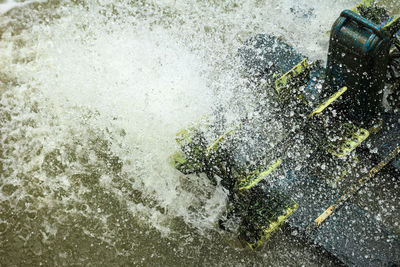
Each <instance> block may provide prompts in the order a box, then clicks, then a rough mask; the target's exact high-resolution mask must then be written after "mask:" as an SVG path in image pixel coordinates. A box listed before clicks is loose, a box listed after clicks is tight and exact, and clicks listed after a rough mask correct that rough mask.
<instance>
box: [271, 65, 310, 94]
mask: <svg viewBox="0 0 400 267" xmlns="http://www.w3.org/2000/svg"><path fill="white" fill-rule="evenodd" d="M307 67H308V62H307V59H306V58H305V59H303V60H302V61H300V62H299V63H298V64H297V65H296V66H294V67H293V68H292V69H291V70H289V71H288V72H286V73H285V74H283V75H282V76H281V77H280V78H279V79H277V80H276V81H275V90H276V91H277V92H278V94H280V93H281V88H282V87H283V86H285V85H286V84H287V82H288V80H289V79H290V78H292V77H295V76H297V75H299V74H300V73H301V72H303V70H304V69H305V68H307Z"/></svg>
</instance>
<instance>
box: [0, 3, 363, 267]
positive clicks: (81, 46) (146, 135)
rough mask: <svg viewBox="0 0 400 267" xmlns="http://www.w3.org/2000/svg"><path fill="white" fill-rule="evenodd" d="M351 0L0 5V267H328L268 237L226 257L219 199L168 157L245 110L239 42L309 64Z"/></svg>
mask: <svg viewBox="0 0 400 267" xmlns="http://www.w3.org/2000/svg"><path fill="white" fill-rule="evenodd" d="M356 3H357V1H344V0H343V1H316V0H312V1H291V0H283V1H275V0H264V1H263V0H251V1H235V0H231V1H223V2H222V1H214V0H207V1H179V0H176V1H174V0H165V1H150V0H149V1H145V0H142V1H102V0H98V1H80V0H73V1H48V2H46V1H36V2H32V3H30V2H29V3H28V1H26V2H24V3H20V2H13V1H2V3H1V4H0V7H1V8H0V12H2V13H4V14H3V15H2V16H1V17H0V34H1V39H0V62H1V69H0V265H1V266H37V265H45V266H47V265H48V266H54V265H85V266H88V265H93V266H99V265H103V266H120V265H138V266H160V265H163V266H181V265H182V266H197V265H213V266H214V265H216V266H232V265H235V266H249V265H250V266H251V265H260V266H261V265H262V266H265V265H273V266H278V265H280V266H287V265H293V266H294V265H307V266H308V265H318V266H320V265H329V264H332V263H331V262H330V260H329V259H328V258H326V257H325V255H322V254H320V253H319V252H318V251H317V250H316V249H314V248H312V247H309V246H304V244H303V243H302V242H299V240H297V239H296V237H294V236H290V235H289V234H287V233H284V232H282V231H281V232H279V233H278V234H277V235H275V236H274V238H273V239H272V240H271V242H270V243H269V244H267V245H265V246H264V247H263V248H262V249H261V250H260V251H257V252H250V251H248V250H247V249H243V248H241V247H239V246H238V245H237V244H236V243H235V241H234V237H233V236H229V235H228V234H226V233H222V232H220V230H219V229H218V226H217V220H218V217H219V215H220V214H221V213H222V212H223V210H224V208H225V198H226V193H225V192H224V190H223V189H222V188H220V187H217V188H215V187H213V186H212V185H210V184H209V182H208V180H207V179H205V178H204V177H198V176H195V175H192V176H185V175H183V174H181V173H179V172H178V171H176V170H175V169H174V168H172V167H171V166H170V164H169V161H168V156H169V155H170V154H172V153H173V152H174V151H175V150H176V149H177V147H176V144H175V140H174V139H175V133H176V132H177V131H178V130H180V129H181V128H183V127H185V126H186V125H187V124H189V123H190V122H193V121H195V120H196V119H197V118H198V117H200V116H201V115H203V114H208V113H211V112H212V110H213V107H215V106H220V105H222V106H229V107H230V108H229V109H227V111H226V112H227V114H226V115H227V117H232V118H234V117H236V116H237V115H238V114H240V112H241V111H242V110H243V109H246V105H250V102H251V101H247V100H246V97H248V96H249V92H247V91H246V87H244V86H243V84H244V83H245V81H244V80H243V79H242V78H240V77H241V76H240V71H239V69H238V67H237V66H238V59H237V57H236V51H237V48H238V47H239V46H240V45H241V43H242V42H243V41H244V40H246V39H247V38H248V37H250V36H252V35H254V34H257V33H262V32H269V33H274V34H276V35H279V36H282V37H283V38H284V39H285V40H286V41H287V42H289V43H290V44H292V45H293V46H294V47H296V48H297V49H298V50H299V51H300V52H301V53H303V54H305V55H307V56H309V57H310V58H311V59H317V58H325V57H326V50H327V44H328V43H327V42H328V36H327V35H326V32H327V31H328V30H329V28H330V25H331V24H332V22H333V21H334V20H335V18H336V17H337V16H338V14H339V13H340V11H341V10H343V9H345V8H351V7H353V6H354V5H355V4H356ZM15 6H20V7H18V8H14V9H11V8H12V7H15ZM305 14H306V15H305Z"/></svg>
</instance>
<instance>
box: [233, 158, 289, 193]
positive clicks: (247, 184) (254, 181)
mask: <svg viewBox="0 0 400 267" xmlns="http://www.w3.org/2000/svg"><path fill="white" fill-rule="evenodd" d="M281 163H282V161H281V160H280V159H278V160H276V161H275V162H274V163H272V164H271V165H269V166H268V168H267V169H266V170H265V171H263V172H261V173H260V174H259V175H258V176H257V178H255V179H249V177H247V178H245V179H244V181H242V182H241V183H240V184H244V185H242V186H240V187H239V190H243V189H250V188H252V187H253V186H255V185H256V184H258V183H259V182H260V181H261V180H263V179H265V178H266V177H267V176H268V175H269V174H271V172H273V171H274V170H275V169H276V168H278V167H279V165H281Z"/></svg>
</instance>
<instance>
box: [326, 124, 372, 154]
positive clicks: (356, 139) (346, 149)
mask: <svg viewBox="0 0 400 267" xmlns="http://www.w3.org/2000/svg"><path fill="white" fill-rule="evenodd" d="M359 131H360V134H357V133H353V136H352V138H350V139H348V140H346V141H345V142H344V144H343V145H341V146H340V147H339V148H338V149H337V150H331V149H329V150H328V152H329V153H331V154H332V155H335V156H336V157H339V158H341V157H344V156H347V155H348V154H350V152H351V151H353V150H354V149H355V148H356V147H357V146H359V145H360V144H361V143H362V142H363V141H364V140H365V139H367V138H368V136H369V132H368V130H366V129H362V128H360V129H359Z"/></svg>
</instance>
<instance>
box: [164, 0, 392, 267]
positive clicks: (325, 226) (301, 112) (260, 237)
mask: <svg viewBox="0 0 400 267" xmlns="http://www.w3.org/2000/svg"><path fill="white" fill-rule="evenodd" d="M399 36H400V18H399V17H390V16H389V15H388V14H387V12H386V10H385V9H384V8H381V7H379V6H377V5H376V4H374V3H372V2H371V1H365V2H363V3H361V4H360V5H358V6H357V7H355V8H354V9H353V10H345V11H343V12H342V13H341V15H340V17H339V18H338V19H337V20H336V22H335V23H334V24H333V26H332V29H331V32H330V44H329V52H328V60H327V66H326V68H324V67H322V66H321V63H320V62H314V63H308V61H307V59H305V58H304V57H303V56H302V55H300V54H299V53H297V52H296V51H295V50H294V49H293V48H292V47H291V46H289V45H288V44H286V43H285V42H283V41H281V40H280V39H279V38H276V37H274V36H270V35H266V34H259V35H256V36H254V37H253V38H251V39H250V40H248V41H247V42H246V43H245V44H244V45H243V47H241V48H240V49H239V56H240V58H241V60H242V62H243V66H244V70H245V75H247V76H249V77H250V79H251V80H252V82H253V83H257V84H259V87H258V89H257V90H255V91H254V94H257V98H258V99H259V100H260V101H259V103H258V105H257V107H256V108H255V109H256V110H257V112H258V113H260V114H262V112H263V109H265V107H264V104H263V103H265V101H263V100H266V101H267V99H269V100H270V99H273V100H274V101H275V103H276V110H275V111H274V112H275V113H276V116H274V117H273V118H271V117H270V116H265V117H262V116H261V118H258V119H257V120H250V119H249V118H247V117H245V118H243V119H242V120H241V121H239V122H238V123H237V124H236V125H233V126H232V127H231V129H230V130H229V131H227V132H225V133H221V132H220V130H219V127H216V126H215V125H213V124H212V123H210V122H209V121H208V120H207V119H203V120H202V121H201V122H199V123H198V125H193V126H191V127H189V128H187V129H185V130H182V131H181V132H179V133H178V134H177V142H178V143H179V145H180V147H181V151H180V152H177V153H176V154H174V155H173V156H172V159H173V164H174V166H175V167H176V168H177V169H178V170H180V171H181V172H183V173H206V174H207V177H208V178H209V179H210V180H211V181H212V182H214V183H215V184H216V183H217V182H220V183H221V185H222V186H223V187H225V188H226V189H227V190H228V192H229V203H228V209H227V212H226V214H225V215H224V216H223V217H222V218H221V220H220V227H221V228H222V229H226V230H228V231H237V233H238V236H239V239H240V240H241V241H242V242H243V243H244V244H247V245H248V246H249V247H250V248H251V249H256V248H257V247H259V246H260V245H261V244H262V243H263V242H264V241H265V240H267V239H268V237H269V236H270V235H271V234H273V233H274V232H275V231H276V230H277V229H279V227H280V226H281V225H282V224H283V223H286V224H287V225H289V226H290V227H291V228H293V229H297V230H298V231H300V232H301V233H303V234H304V236H306V237H307V238H309V239H311V240H312V242H314V243H316V244H317V245H319V246H320V247H322V248H323V249H325V250H326V251H328V252H329V253H330V254H332V255H333V256H335V257H336V258H337V259H339V260H340V261H341V262H343V263H344V264H346V265H375V266H391V265H392V266H397V265H398V264H400V240H399V238H398V236H397V235H396V234H394V233H393V232H392V231H390V230H389V229H387V228H386V227H385V226H383V225H382V224H381V223H379V222H377V221H375V220H373V219H372V218H371V217H369V216H366V214H365V213H364V212H363V211H362V210H361V209H360V208H358V207H357V206H356V205H354V204H352V203H351V202H350V201H349V200H350V199H351V198H352V197H353V196H354V195H355V194H356V193H357V192H358V191H359V190H360V189H361V188H363V186H364V185H365V184H366V183H367V182H368V181H370V180H371V179H373V178H374V176H375V175H376V174H377V173H378V172H380V171H381V170H384V169H385V170H388V169H390V170H391V171H392V172H393V173H396V171H399V170H400V157H399V156H398V154H400V114H399V111H400V37H399ZM269 112H271V111H269ZM277 118H279V120H280V123H281V125H283V127H282V129H280V130H281V132H280V134H279V135H278V136H275V135H274V134H271V126H270V125H271V123H272V120H276V119H277ZM210 136H215V138H214V139H210ZM299 166H300V167H299ZM365 170H367V171H365ZM277 173H279V174H280V177H278V175H277ZM397 175H398V174H397ZM282 177H283V178H282ZM397 182H399V181H397ZM233 229H235V230H233ZM358 240H361V241H362V242H358ZM396 264H397V265H396Z"/></svg>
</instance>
